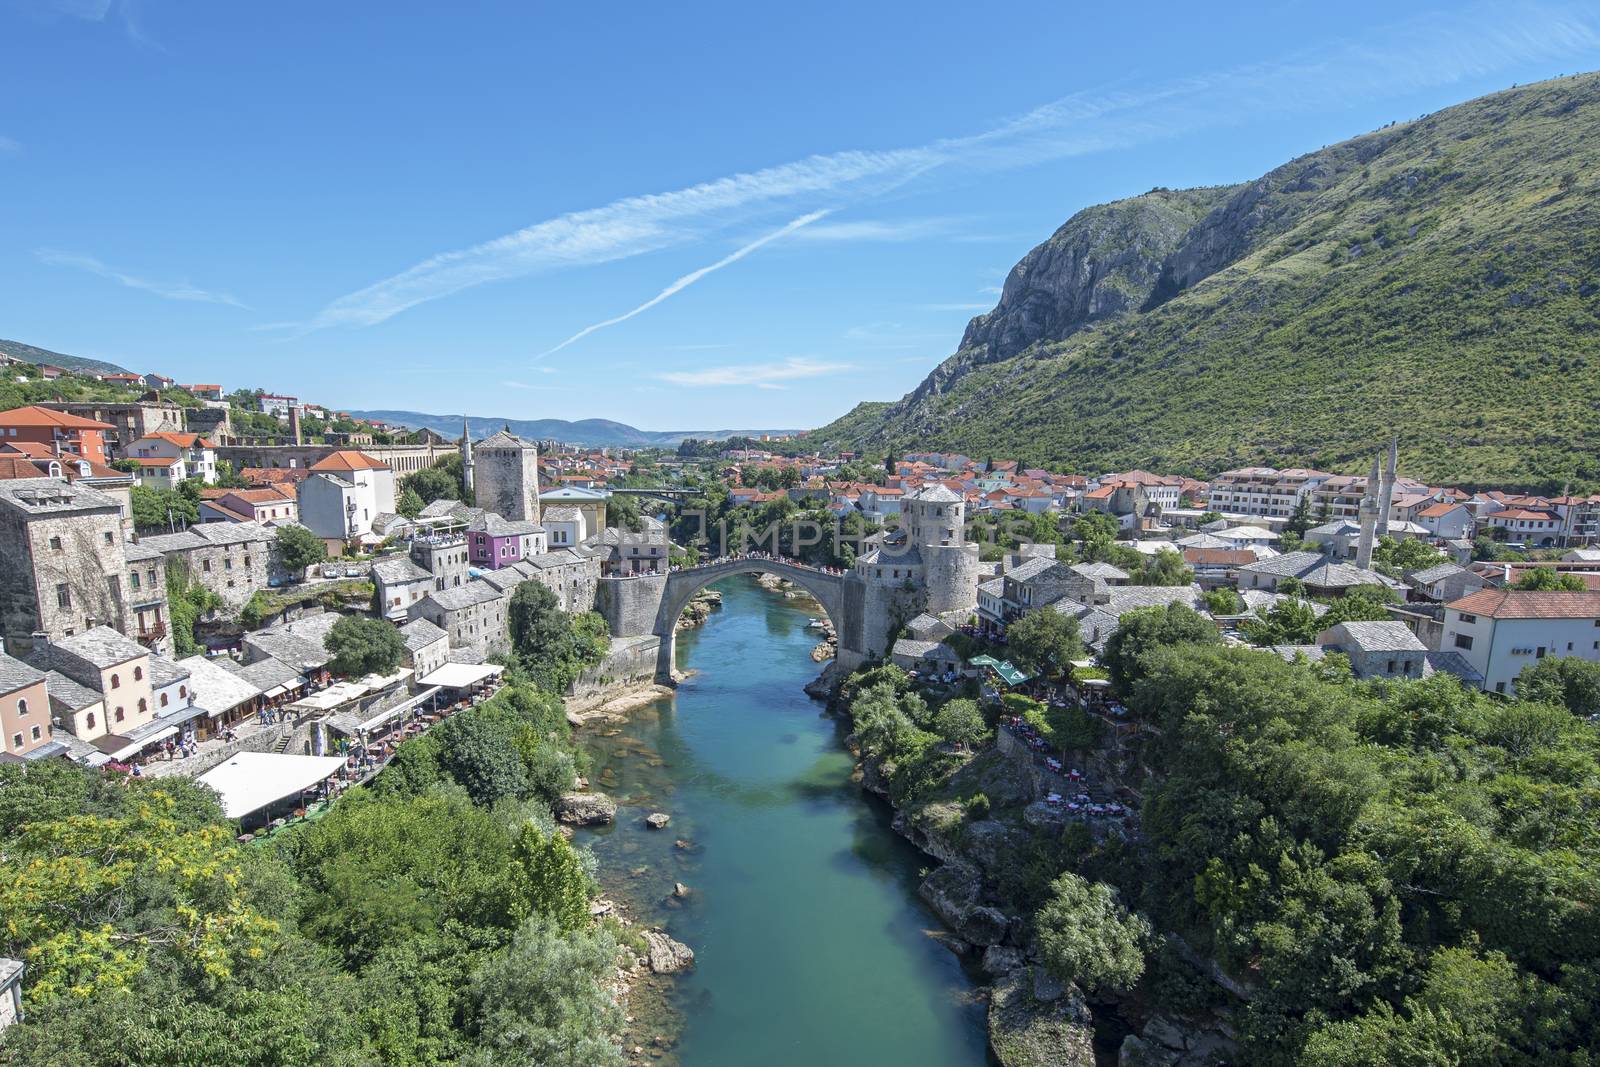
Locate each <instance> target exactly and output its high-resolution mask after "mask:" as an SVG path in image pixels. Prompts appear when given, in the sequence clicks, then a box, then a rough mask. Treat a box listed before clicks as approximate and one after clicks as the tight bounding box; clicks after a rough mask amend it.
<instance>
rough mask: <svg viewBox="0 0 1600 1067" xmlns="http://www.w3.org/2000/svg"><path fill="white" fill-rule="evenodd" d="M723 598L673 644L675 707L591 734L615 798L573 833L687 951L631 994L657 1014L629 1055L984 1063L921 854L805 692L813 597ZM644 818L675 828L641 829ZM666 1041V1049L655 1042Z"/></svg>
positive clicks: (814, 1065)
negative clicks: (661, 817) (689, 959)
mask: <svg viewBox="0 0 1600 1067" xmlns="http://www.w3.org/2000/svg"><path fill="white" fill-rule="evenodd" d="M718 588H719V589H721V590H722V593H723V598H724V600H723V607H722V609H721V610H720V611H715V612H713V613H712V615H711V617H710V619H709V620H708V621H707V623H706V624H705V625H704V626H703V627H701V628H699V629H696V630H690V631H686V632H685V633H683V634H680V635H679V637H678V667H679V669H680V670H688V671H692V672H693V674H692V675H691V676H690V677H689V678H688V679H686V680H685V681H684V682H683V683H682V684H681V686H680V687H679V688H678V690H677V694H676V696H674V697H671V698H665V699H661V700H657V701H655V702H654V703H652V704H650V705H648V706H645V707H640V708H637V709H634V710H633V711H630V712H628V713H627V715H628V721H627V722H625V723H616V724H611V725H592V726H589V727H586V728H585V730H584V737H585V740H586V742H587V745H588V747H589V750H590V753H591V755H592V757H593V769H592V772H591V780H592V781H593V782H594V784H595V786H596V788H599V789H602V790H604V791H606V792H607V793H609V794H610V795H612V796H613V797H615V798H616V800H617V802H618V811H617V822H616V825H615V826H614V827H611V828H608V829H606V830H604V831H601V832H599V833H589V832H585V833H583V834H581V835H580V840H581V841H582V842H584V843H586V844H588V845H590V846H591V847H592V848H593V849H594V852H595V854H596V855H597V856H598V858H599V860H600V868H601V870H600V878H601V882H602V885H604V886H605V888H606V890H607V892H608V893H609V894H610V895H612V896H613V897H616V898H618V899H620V900H622V901H624V902H625V903H626V904H627V905H628V907H629V909H630V911H631V913H632V915H633V916H634V917H635V918H636V919H637V920H639V921H643V922H650V923H660V924H663V925H664V926H665V928H666V930H667V932H668V933H669V934H670V935H671V936H673V937H675V938H677V939H678V940H680V941H682V942H684V943H686V944H688V945H689V946H690V947H691V948H693V949H694V951H695V955H696V965H695V969H694V970H693V971H692V972H691V973H689V974H687V975H684V976H682V977H679V978H677V979H675V980H671V981H670V982H667V981H662V982H661V984H660V985H659V986H657V987H654V988H653V989H651V990H645V991H642V992H641V995H639V996H637V997H636V998H635V999H636V1002H637V1003H636V1009H635V1010H636V1011H638V1012H640V1013H641V1016H644V1015H646V1013H650V1012H655V1013H657V1014H656V1015H655V1016H654V1017H642V1018H640V1020H639V1022H638V1025H637V1026H636V1027H635V1028H634V1030H633V1031H632V1033H631V1035H630V1044H643V1045H645V1046H646V1047H647V1049H648V1050H649V1052H650V1053H652V1054H653V1058H652V1056H646V1057H644V1058H645V1059H646V1060H649V1061H651V1062H659V1063H662V1064H681V1065H682V1067H750V1065H753V1064H760V1065H762V1067H822V1065H829V1067H849V1065H853V1064H862V1065H868V1064H870V1065H874V1067H882V1065H886V1064H915V1065H918V1067H982V1065H984V1064H986V1063H988V1062H990V1061H989V1059H988V1054H987V1050H986V1042H985V1037H984V1028H983V1009H982V1006H981V1005H980V1004H979V1003H977V1002H976V1001H975V1000H974V998H973V983H972V982H971V981H970V980H969V978H968V977H967V976H966V975H965V974H964V973H963V971H962V968H961V965H960V962H959V961H958V959H957V958H956V957H955V956H954V955H953V954H952V953H950V952H949V951H948V950H947V949H946V948H944V947H943V946H942V945H941V944H940V942H939V941H938V939H937V934H938V932H939V931H938V924H937V920H936V919H935V918H934V917H933V916H932V915H931V914H930V913H929V912H928V911H927V909H926V908H924V907H923V906H922V905H921V903H920V902H919V901H918V900H917V899H916V896H915V890H916V885H917V882H918V880H919V877H920V875H919V872H920V871H921V870H923V869H924V868H925V867H926V866H927V865H928V863H929V862H930V861H928V860H927V859H926V858H925V857H923V856H921V854H919V853H918V852H917V851H916V850H915V849H913V848H912V847H911V846H910V845H909V844H908V843H906V842H905V841H903V840H902V839H901V838H899V837H898V836H897V835H895V834H894V832H893V831H892V830H891V829H890V828H889V811H888V809H887V807H886V806H884V805H883V804H882V803H880V802H879V801H878V800H876V799H875V798H870V797H868V796H866V795H865V794H863V793H862V792H861V791H860V789H858V788H857V787H856V786H855V785H854V784H852V782H851V780H850V775H851V770H852V761H851V758H850V755H849V753H848V752H846V751H845V750H844V748H843V746H842V745H841V743H840V732H839V730H838V728H837V727H836V725H835V723H834V720H832V719H829V718H826V717H823V716H822V715H821V714H820V711H821V706H820V705H819V704H818V703H817V702H815V701H813V700H811V699H810V698H808V697H807V696H806V695H805V694H804V693H803V692H802V691H801V687H802V686H803V685H804V684H805V683H806V682H807V681H809V680H810V679H811V678H813V677H814V676H815V675H816V673H817V670H818V667H817V665H816V664H815V663H813V662H812V661H811V658H810V656H809V652H810V650H811V648H812V646H813V645H815V644H816V642H817V640H818V638H817V635H816V632H815V631H813V630H808V629H807V622H808V612H807V611H806V610H805V609H806V607H808V606H809V607H810V608H811V609H812V611H815V610H816V608H815V605H814V604H812V603H811V602H810V601H805V600H801V601H790V600H786V599H785V598H784V597H782V596H780V595H778V594H775V593H770V592H767V591H766V590H764V589H762V588H760V587H759V586H757V585H756V584H755V583H754V582H752V581H751V580H750V579H748V578H736V579H730V580H728V581H727V582H725V583H723V584H722V585H720V586H719V587H718ZM652 811H663V812H667V813H668V814H670V815H671V816H672V823H671V825H670V826H669V827H668V828H667V829H665V830H660V831H656V830H650V829H648V828H647V827H645V825H644V816H645V815H647V814H649V813H650V812H652ZM679 882H681V883H683V884H684V885H686V886H688V887H689V890H690V892H689V894H688V896H686V897H682V898H679V897H676V896H674V894H673V886H674V883H679ZM652 995H654V996H655V999H656V1000H657V1001H658V1002H659V1003H657V1004H655V1005H653V1006H652V1005H650V1004H648V1003H646V1001H648V1000H649V999H650V997H651V996H652ZM663 1033H670V1034H671V1035H672V1038H673V1040H674V1041H675V1045H674V1046H673V1047H671V1048H670V1050H665V1051H664V1050H663V1049H662V1048H660V1047H655V1046H652V1045H651V1038H652V1037H653V1036H654V1035H656V1034H663Z"/></svg>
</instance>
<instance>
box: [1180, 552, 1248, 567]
mask: <svg viewBox="0 0 1600 1067" xmlns="http://www.w3.org/2000/svg"><path fill="white" fill-rule="evenodd" d="M1183 561H1184V562H1185V563H1199V564H1202V565H1205V566H1216V567H1232V566H1243V565H1245V564H1249V563H1254V562H1255V561H1256V554H1255V553H1254V552H1251V551H1250V550H1249V549H1245V548H1186V549H1184V550H1183Z"/></svg>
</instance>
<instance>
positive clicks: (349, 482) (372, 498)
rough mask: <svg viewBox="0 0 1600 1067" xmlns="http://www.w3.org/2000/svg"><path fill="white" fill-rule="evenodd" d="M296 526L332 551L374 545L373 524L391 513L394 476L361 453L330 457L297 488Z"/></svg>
mask: <svg viewBox="0 0 1600 1067" xmlns="http://www.w3.org/2000/svg"><path fill="white" fill-rule="evenodd" d="M299 504H300V522H301V524H302V525H304V526H305V528H306V529H308V530H310V531H311V532H312V533H314V534H316V535H317V536H318V537H320V538H322V539H323V540H324V541H326V542H328V544H329V546H330V548H331V547H342V546H344V545H348V544H376V543H378V542H379V541H381V540H383V539H382V538H381V537H378V536H377V535H376V534H374V533H373V532H372V520H374V519H376V518H377V517H378V516H379V515H383V514H386V513H392V512H393V511H394V471H393V470H391V469H390V468H389V466H388V464H385V463H380V462H379V461H378V460H375V459H373V458H372V457H371V456H368V455H364V454H362V453H360V452H354V451H349V450H341V451H338V452H334V453H332V454H330V455H328V456H325V457H324V458H323V459H321V460H318V461H317V462H316V463H314V464H312V466H311V474H310V476H309V477H307V478H306V480H305V481H303V482H301V483H300V500H299Z"/></svg>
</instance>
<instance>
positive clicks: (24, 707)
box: [17, 698, 28, 715]
mask: <svg viewBox="0 0 1600 1067" xmlns="http://www.w3.org/2000/svg"><path fill="white" fill-rule="evenodd" d="M17 714H18V715H26V714H28V702H27V701H26V700H22V699H20V698H19V699H18V700H17Z"/></svg>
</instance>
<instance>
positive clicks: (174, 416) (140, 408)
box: [39, 394, 187, 461]
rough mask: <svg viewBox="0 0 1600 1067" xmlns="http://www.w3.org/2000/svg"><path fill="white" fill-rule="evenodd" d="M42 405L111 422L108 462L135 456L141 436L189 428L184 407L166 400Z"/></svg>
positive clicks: (179, 432)
mask: <svg viewBox="0 0 1600 1067" xmlns="http://www.w3.org/2000/svg"><path fill="white" fill-rule="evenodd" d="M152 395H153V394H152ZM39 406H40V407H43V408H51V409H52V410H55V411H65V412H69V413H71V414H73V415H77V416H80V417H82V418H85V419H93V420H94V421H95V422H103V423H108V424H109V425H110V427H111V429H109V430H106V431H105V435H106V451H107V453H108V454H107V456H106V459H107V460H108V461H109V460H113V459H127V458H129V457H130V456H132V455H133V443H134V442H135V441H137V440H139V439H140V438H141V437H149V436H150V435H151V434H155V433H174V434H181V433H183V432H184V431H185V430H186V429H187V427H186V426H185V425H184V416H183V408H181V407H179V406H178V405H177V404H172V403H168V402H167V401H165V400H140V401H133V402H129V403H124V404H113V403H106V402H104V401H97V400H86V401H52V402H51V403H48V404H40V405H39Z"/></svg>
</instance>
